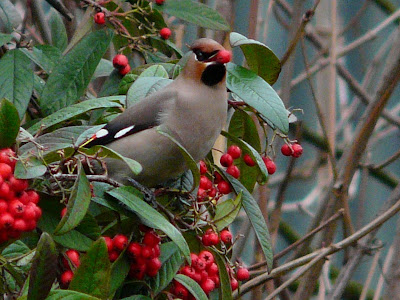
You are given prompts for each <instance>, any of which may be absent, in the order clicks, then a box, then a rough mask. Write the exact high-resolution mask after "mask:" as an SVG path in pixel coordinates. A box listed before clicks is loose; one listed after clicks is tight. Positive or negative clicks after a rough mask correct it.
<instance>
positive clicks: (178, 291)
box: [173, 281, 189, 299]
mask: <svg viewBox="0 0 400 300" xmlns="http://www.w3.org/2000/svg"><path fill="white" fill-rule="evenodd" d="M173 294H174V295H175V296H177V297H178V298H181V299H187V297H188V296H189V291H188V289H187V288H185V287H184V286H183V285H182V284H180V283H179V282H177V281H175V282H174V288H173Z"/></svg>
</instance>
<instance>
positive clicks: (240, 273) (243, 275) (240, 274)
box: [236, 267, 250, 281]
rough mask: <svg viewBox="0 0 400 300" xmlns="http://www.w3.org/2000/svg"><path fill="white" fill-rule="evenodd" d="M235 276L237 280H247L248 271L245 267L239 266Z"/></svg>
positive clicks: (248, 276)
mask: <svg viewBox="0 0 400 300" xmlns="http://www.w3.org/2000/svg"><path fill="white" fill-rule="evenodd" d="M236 278H237V280H240V281H243V280H248V279H249V278H250V272H249V270H247V269H246V268H243V267H241V268H239V269H238V270H237V272H236Z"/></svg>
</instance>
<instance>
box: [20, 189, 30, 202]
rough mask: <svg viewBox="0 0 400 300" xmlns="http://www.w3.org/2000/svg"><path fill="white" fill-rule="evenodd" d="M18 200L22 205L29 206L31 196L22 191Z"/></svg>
mask: <svg viewBox="0 0 400 300" xmlns="http://www.w3.org/2000/svg"><path fill="white" fill-rule="evenodd" d="M18 200H19V201H21V202H22V204H25V205H27V204H28V203H29V202H30V199H29V195H28V193H27V192H25V191H22V192H20V193H19V196H18Z"/></svg>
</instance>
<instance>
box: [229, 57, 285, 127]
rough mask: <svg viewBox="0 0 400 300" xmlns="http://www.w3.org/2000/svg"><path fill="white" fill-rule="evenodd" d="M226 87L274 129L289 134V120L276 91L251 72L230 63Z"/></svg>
mask: <svg viewBox="0 0 400 300" xmlns="http://www.w3.org/2000/svg"><path fill="white" fill-rule="evenodd" d="M227 74H228V75H227V79H226V86H227V87H228V89H230V90H231V91H232V92H233V93H235V94H236V95H237V96H239V97H240V98H241V99H242V100H243V101H244V102H246V103H247V104H248V105H250V106H251V107H253V108H255V109H256V110H257V111H258V112H259V113H260V114H261V116H262V117H263V119H265V121H266V122H267V123H268V125H269V126H271V127H272V128H273V129H279V130H280V131H281V132H282V133H284V134H287V133H288V131H289V120H288V116H287V113H286V109H285V106H284V105H283V102H282V100H281V98H279V96H278V94H277V93H276V92H275V90H274V89H273V88H272V87H271V86H270V85H269V84H268V83H267V82H266V81H264V80H263V79H262V78H261V77H260V76H258V75H257V74H256V73H254V72H253V71H251V70H248V69H246V68H243V67H241V66H238V65H235V64H233V63H228V66H227Z"/></svg>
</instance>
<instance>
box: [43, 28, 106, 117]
mask: <svg viewBox="0 0 400 300" xmlns="http://www.w3.org/2000/svg"><path fill="white" fill-rule="evenodd" d="M112 37H113V33H112V31H111V30H99V31H95V32H92V33H90V34H89V35H88V36H86V37H85V38H84V39H83V40H82V41H80V42H79V44H77V45H76V46H75V47H74V48H73V49H72V50H71V51H70V52H69V53H68V54H67V55H65V56H64V57H63V59H61V60H60V62H59V64H58V65H57V66H56V67H55V68H54V70H53V72H52V73H51V74H50V76H49V78H48V80H47V83H46V86H45V87H44V90H43V93H42V98H41V99H40V104H41V108H42V110H43V112H44V113H46V114H51V113H53V112H55V111H57V110H59V109H60V108H63V107H66V106H68V105H71V104H73V103H75V102H76V101H78V100H79V98H80V97H81V96H82V95H83V94H84V92H85V90H86V87H87V86H88V84H89V82H90V79H91V78H92V76H93V73H94V71H95V70H96V67H97V65H98V64H99V62H100V59H101V58H102V57H103V55H104V54H105V52H106V51H107V49H108V46H109V45H110V42H111V40H112Z"/></svg>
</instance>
